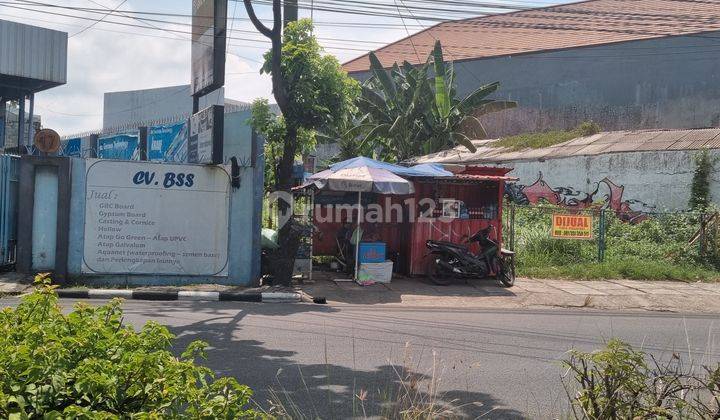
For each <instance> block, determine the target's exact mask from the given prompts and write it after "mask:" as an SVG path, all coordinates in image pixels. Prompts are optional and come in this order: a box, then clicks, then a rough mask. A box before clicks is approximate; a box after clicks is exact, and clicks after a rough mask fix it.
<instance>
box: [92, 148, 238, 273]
mask: <svg viewBox="0 0 720 420" xmlns="http://www.w3.org/2000/svg"><path fill="white" fill-rule="evenodd" d="M87 165H88V166H87V178H86V179H87V183H86V191H85V240H84V250H83V255H84V257H83V265H82V271H83V272H84V273H102V274H150V275H152V274H169V275H206V276H227V272H228V219H229V208H230V176H229V175H228V173H227V171H226V170H225V169H224V168H223V167H220V166H198V165H173V164H157V163H148V162H120V161H111V160H98V159H88V160H87Z"/></svg>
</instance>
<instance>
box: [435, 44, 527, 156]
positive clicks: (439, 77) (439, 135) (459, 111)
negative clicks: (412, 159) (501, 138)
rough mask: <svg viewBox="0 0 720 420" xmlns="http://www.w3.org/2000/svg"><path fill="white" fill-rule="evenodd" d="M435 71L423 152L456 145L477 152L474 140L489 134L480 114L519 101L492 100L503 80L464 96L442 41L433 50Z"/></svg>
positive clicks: (508, 107) (515, 103)
mask: <svg viewBox="0 0 720 420" xmlns="http://www.w3.org/2000/svg"><path fill="white" fill-rule="evenodd" d="M432 57H433V70H434V73H435V74H434V77H433V82H434V84H433V85H434V98H433V99H434V101H433V103H432V106H431V107H430V108H429V112H427V113H426V114H425V118H424V119H423V124H424V128H425V133H426V135H427V139H426V140H425V142H424V144H423V152H425V153H434V152H437V151H440V150H443V149H446V148H448V147H453V146H455V145H457V144H461V145H463V146H465V147H466V148H467V149H468V150H470V151H471V152H475V151H476V148H475V145H473V143H472V141H471V140H473V139H482V138H485V137H487V133H486V132H485V128H484V127H483V125H482V123H481V122H480V120H479V119H478V117H480V116H482V115H485V114H489V113H492V112H498V111H502V110H506V109H510V108H515V107H517V102H514V101H500V100H494V99H489V98H488V96H490V95H491V94H493V93H495V92H496V91H497V90H498V88H499V87H500V82H494V83H490V84H487V85H484V86H481V87H480V88H478V89H477V90H475V91H474V92H472V93H470V94H469V95H468V96H466V97H465V98H463V99H458V98H457V95H456V89H455V72H454V68H453V65H452V63H449V64H446V63H445V59H444V57H443V51H442V45H441V44H440V41H437V42H436V43H435V48H434V49H433V53H432Z"/></svg>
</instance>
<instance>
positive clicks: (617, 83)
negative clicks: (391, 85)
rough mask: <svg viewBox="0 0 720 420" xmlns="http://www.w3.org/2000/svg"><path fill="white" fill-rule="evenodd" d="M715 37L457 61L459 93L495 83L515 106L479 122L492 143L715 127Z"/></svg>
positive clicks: (718, 93) (719, 101) (719, 87)
mask: <svg viewBox="0 0 720 420" xmlns="http://www.w3.org/2000/svg"><path fill="white" fill-rule="evenodd" d="M719 37H720V32H715V33H706V34H702V36H678V37H667V38H659V39H652V40H644V41H632V42H624V43H617V44H613V45H605V46H598V47H583V48H574V49H569V50H563V51H555V52H540V53H529V54H521V55H515V56H504V57H498V58H488V59H481V60H467V61H460V62H456V63H455V72H456V80H457V84H458V94H460V95H463V96H464V95H467V94H468V93H470V92H472V91H473V90H475V89H477V88H478V87H479V86H480V85H482V84H485V83H490V82H494V81H500V82H501V87H500V91H499V94H498V95H497V97H499V98H505V99H511V100H515V101H518V102H519V104H520V108H518V109H516V110H510V111H504V112H501V113H497V114H494V115H493V116H492V117H490V118H484V120H483V121H484V122H485V123H486V128H487V129H488V132H489V134H490V135H491V136H500V135H505V134H513V133H516V132H523V131H535V130H544V129H548V128H568V127H574V126H575V125H577V124H578V123H579V122H582V121H584V120H594V121H597V122H598V123H599V124H600V125H601V126H602V128H603V129H605V130H619V129H640V128H699V127H710V126H715V127H717V126H719V125H720V49H719V48H717V40H718V38H719ZM450 52H452V50H451V49H450ZM445 57H446V58H448V59H452V54H451V53H446V54H445ZM353 76H354V77H357V78H358V79H361V80H362V79H365V78H366V77H367V74H355V75H353Z"/></svg>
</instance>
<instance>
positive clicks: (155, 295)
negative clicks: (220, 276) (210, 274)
mask: <svg viewBox="0 0 720 420" xmlns="http://www.w3.org/2000/svg"><path fill="white" fill-rule="evenodd" d="M56 292H57V294H58V297H61V298H71V299H113V298H123V299H132V300H156V301H171V300H182V301H195V302H198V301H225V302H258V303H260V302H271V303H295V302H300V301H301V299H302V294H301V293H299V292H263V293H237V292H201V291H193V290H181V291H168V292H164V291H152V290H128V289H120V290H109V289H88V290H74V289H57V290H56Z"/></svg>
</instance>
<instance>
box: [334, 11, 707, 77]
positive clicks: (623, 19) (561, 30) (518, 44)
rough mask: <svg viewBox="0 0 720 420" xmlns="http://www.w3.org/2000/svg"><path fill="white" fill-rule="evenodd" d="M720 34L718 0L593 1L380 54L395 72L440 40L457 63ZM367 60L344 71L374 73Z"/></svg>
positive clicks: (511, 17)
mask: <svg viewBox="0 0 720 420" xmlns="http://www.w3.org/2000/svg"><path fill="white" fill-rule="evenodd" d="M717 30H720V2H718V1H717V0H704V1H687V0H590V1H584V2H579V3H571V4H564V5H559V6H551V7H544V8H538V9H532V10H526V11H520V12H512V13H506V14H500V15H493V16H482V17H476V18H470V19H464V20H458V21H449V22H443V23H440V24H438V25H435V26H433V27H432V28H428V29H426V30H424V31H422V32H419V33H417V34H414V35H412V36H410V37H407V38H405V39H402V40H400V41H397V42H394V43H392V44H389V45H387V46H385V47H383V48H380V49H378V50H376V51H375V53H376V54H377V56H378V58H379V59H380V62H381V63H382V64H383V65H384V66H386V67H390V66H392V65H393V63H395V62H398V63H401V62H402V61H403V60H407V61H409V62H411V63H413V64H419V63H420V60H424V59H425V58H426V57H427V56H428V55H429V53H430V51H431V50H432V47H433V45H434V43H435V40H440V41H441V42H442V44H443V48H444V49H445V51H446V56H447V58H449V59H452V60H453V61H457V60H466V59H477V58H486V57H497V56H505V55H518V54H522V53H528V52H537V51H547V50H560V49H567V48H575V47H583V46H592V45H603V44H611V43H617V42H624V41H634V40H641V39H651V38H660V37H664V36H672V35H687V34H693V33H699V32H709V31H717ZM369 66H370V64H369V60H368V56H367V55H363V56H361V57H358V58H356V59H354V60H351V61H349V62H347V63H345V65H344V66H343V67H344V68H345V70H347V71H349V72H361V71H366V70H368V68H369Z"/></svg>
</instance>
